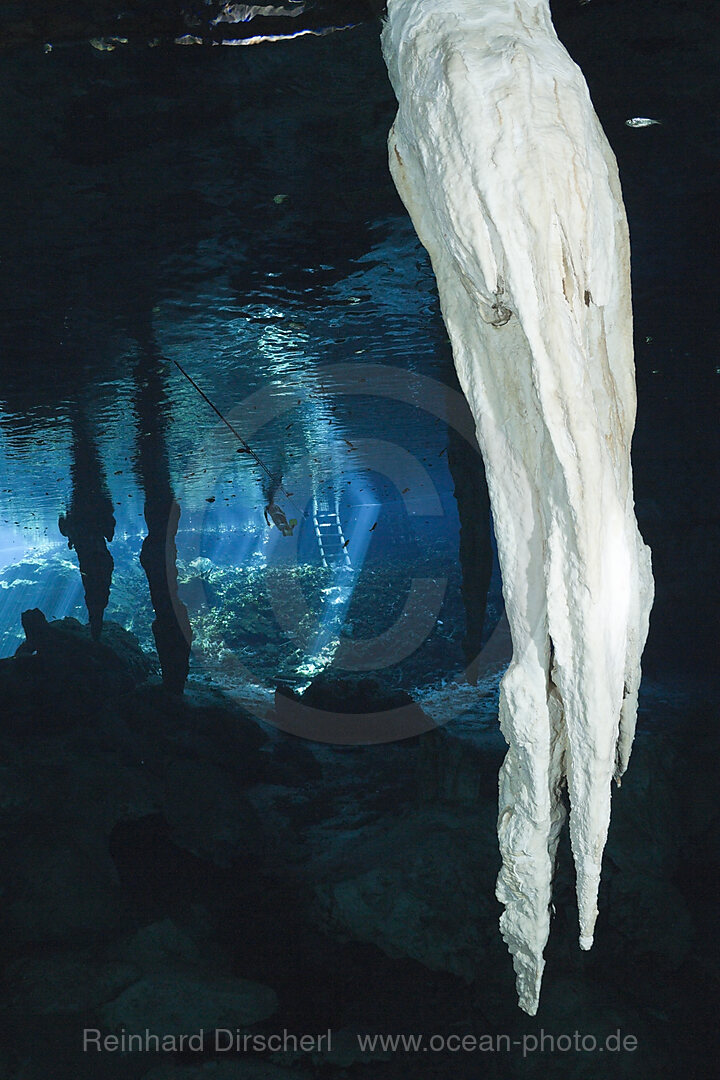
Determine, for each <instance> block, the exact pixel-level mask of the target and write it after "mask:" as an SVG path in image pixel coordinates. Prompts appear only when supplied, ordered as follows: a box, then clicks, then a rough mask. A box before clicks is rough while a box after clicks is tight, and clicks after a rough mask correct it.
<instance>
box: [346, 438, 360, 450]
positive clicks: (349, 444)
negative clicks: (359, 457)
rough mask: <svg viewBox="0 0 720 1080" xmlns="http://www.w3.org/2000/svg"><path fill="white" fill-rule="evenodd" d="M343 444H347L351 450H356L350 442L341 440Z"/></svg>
mask: <svg viewBox="0 0 720 1080" xmlns="http://www.w3.org/2000/svg"><path fill="white" fill-rule="evenodd" d="M343 442H344V443H347V445H348V446H349V447H350V449H351V450H357V447H356V446H353V444H352V443H351V442H350V440H349V439H343Z"/></svg>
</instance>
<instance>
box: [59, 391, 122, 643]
mask: <svg viewBox="0 0 720 1080" xmlns="http://www.w3.org/2000/svg"><path fill="white" fill-rule="evenodd" d="M72 433H73V441H72V464H71V466H70V475H71V478H72V496H71V499H70V507H69V509H68V511H67V513H66V514H61V515H60V518H59V520H58V528H59V530H60V532H61V533H62V535H63V536H65V537H67V542H68V547H69V548H74V549H75V553H76V555H77V559H78V564H79V566H80V576H81V578H82V583H83V589H84V590H85V604H86V606H87V611H88V619H89V622H90V633H91V634H92V636H93V638H94V639H95V640H96V641H97V640H98V638H99V637H100V634H101V631H102V624H103V614H104V612H105V608H106V607H107V604H108V599H109V597H110V585H111V582H112V572H113V565H114V564H113V557H112V555H111V554H110V552H109V551H108V549H107V542H108V541H110V540H112V538H113V536H114V534H115V516H114V514H113V504H112V499H111V498H110V492H109V491H108V486H107V480H106V477H105V470H104V468H103V464H102V461H101V460H100V455H99V453H98V448H97V444H96V442H95V439H94V438H93V436H92V435H91V434H90V431H89V430H88V427H87V423H86V420H85V417H84V416H83V415H82V413H81V412H80V410H76V411H75V412H74V413H73V417H72Z"/></svg>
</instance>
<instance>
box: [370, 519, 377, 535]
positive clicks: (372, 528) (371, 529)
mask: <svg viewBox="0 0 720 1080" xmlns="http://www.w3.org/2000/svg"><path fill="white" fill-rule="evenodd" d="M374 529H377V521H376V522H375V524H374V525H371V526H370V532H372V531H373V530H374Z"/></svg>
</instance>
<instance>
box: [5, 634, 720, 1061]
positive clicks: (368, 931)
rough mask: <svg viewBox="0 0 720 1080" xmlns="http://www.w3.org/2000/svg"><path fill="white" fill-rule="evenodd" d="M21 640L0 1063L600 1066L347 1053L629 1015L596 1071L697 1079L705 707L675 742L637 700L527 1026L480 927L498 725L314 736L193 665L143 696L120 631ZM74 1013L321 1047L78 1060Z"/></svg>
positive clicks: (560, 887)
mask: <svg viewBox="0 0 720 1080" xmlns="http://www.w3.org/2000/svg"><path fill="white" fill-rule="evenodd" d="M38 640H39V644H38V648H37V651H35V652H33V653H30V652H29V651H26V652H25V653H24V654H23V653H22V652H21V653H20V654H18V655H16V656H14V657H12V658H10V659H6V660H2V661H0V699H1V700H2V701H3V703H4V708H3V719H2V729H1V731H0V740H1V744H2V765H1V768H2V784H1V785H0V814H1V815H2V831H3V841H4V842H3V845H2V849H1V850H2V856H1V858H2V863H3V865H2V878H1V880H2V889H3V904H2V909H1V914H0V924H1V926H0V928H1V933H0V941H1V942H2V950H3V953H4V957H3V967H4V977H3V986H2V1003H1V1009H2V1018H3V1019H2V1023H3V1028H4V1032H3V1038H2V1046H3V1050H2V1051H1V1052H0V1053H1V1054H2V1056H1V1057H0V1075H1V1076H2V1077H3V1078H7V1080H40V1078H42V1080H48V1078H52V1080H65V1078H67V1080H83V1078H85V1077H88V1078H89V1077H93V1078H103V1080H104V1078H108V1080H110V1078H115V1077H117V1078H118V1080H136V1078H137V1080H292V1078H298V1080H300V1078H303V1077H307V1078H310V1077H322V1078H324V1077H328V1078H329V1080H332V1078H334V1077H344V1076H347V1077H352V1078H355V1077H357V1078H358V1080H363V1078H365V1077H368V1078H369V1077H373V1078H378V1080H385V1078H388V1080H390V1078H395V1077H401V1076H402V1077H406V1076H408V1075H412V1076H420V1077H450V1076H453V1077H468V1078H470V1077H477V1076H480V1075H482V1076H484V1077H485V1076H486V1077H491V1078H494V1077H498V1078H503V1077H515V1076H523V1077H524V1076H528V1077H536V1076H537V1077H545V1076H547V1075H548V1069H549V1068H550V1067H551V1068H552V1074H553V1075H561V1076H568V1077H579V1078H580V1077H593V1078H594V1077H598V1078H599V1077H604V1076H607V1075H608V1071H607V1064H608V1063H604V1062H603V1060H602V1059H598V1057H597V1055H592V1054H587V1053H565V1054H556V1055H554V1056H553V1058H552V1059H549V1057H548V1055H547V1054H539V1053H538V1054H536V1055H534V1056H530V1057H528V1058H526V1059H525V1060H523V1059H522V1058H521V1055H520V1051H519V1050H517V1051H514V1052H511V1053H507V1052H504V1053H495V1054H490V1053H482V1054H477V1053H476V1054H471V1053H461V1054H458V1053H454V1054H453V1053H447V1054H443V1053H439V1052H438V1053H436V1052H429V1053H428V1052H426V1053H417V1054H414V1055H413V1054H408V1053H398V1054H396V1055H394V1056H393V1055H383V1054H381V1053H377V1054H376V1055H372V1054H366V1055H363V1054H362V1053H360V1051H359V1049H358V1047H357V1043H356V1039H355V1032H357V1031H360V1032H404V1033H424V1034H426V1035H430V1034H445V1035H447V1034H451V1033H452V1034H461V1035H463V1034H467V1033H473V1034H476V1035H480V1034H484V1033H493V1034H497V1033H508V1034H510V1035H511V1036H512V1038H513V1039H516V1038H519V1037H522V1035H523V1034H524V1033H526V1032H539V1031H540V1029H541V1028H542V1029H544V1030H545V1031H546V1032H554V1033H555V1034H560V1033H566V1032H569V1033H570V1034H572V1033H573V1032H574V1031H575V1030H578V1031H580V1032H581V1033H584V1034H588V1033H594V1034H595V1035H596V1036H597V1037H598V1038H599V1039H604V1038H605V1036H607V1035H608V1034H609V1033H611V1032H614V1031H616V1030H617V1029H618V1028H619V1029H621V1030H622V1032H623V1033H630V1034H632V1035H634V1036H635V1037H636V1038H637V1040H638V1049H637V1050H636V1051H635V1052H634V1053H621V1054H617V1055H615V1056H614V1058H613V1063H612V1075H613V1076H617V1077H625V1076H628V1077H630V1076H632V1077H648V1078H649V1077H653V1078H657V1077H662V1076H670V1075H674V1074H675V1073H676V1071H677V1069H678V1068H679V1067H682V1068H684V1069H685V1071H686V1075H688V1076H689V1075H692V1076H697V1077H705V1076H707V1077H709V1076H710V1075H711V1074H712V1071H713V1070H712V1069H711V1068H710V1061H709V1058H708V1056H707V1055H708V1054H709V1048H710V1041H711V1036H712V1033H713V1031H714V1027H715V1022H716V1017H715V1013H714V1008H713V997H714V996H716V994H714V993H713V990H714V989H715V991H716V988H717V970H718V965H717V956H716V955H714V952H716V945H715V942H714V940H713V935H712V933H711V929H712V922H713V919H714V918H715V905H716V891H715V889H714V887H713V880H712V876H713V873H714V871H716V870H717V865H718V854H717V850H716V849H715V848H714V847H713V843H714V839H713V838H714V836H715V835H717V825H718V810H717V805H716V803H715V801H714V799H713V795H712V790H713V774H714V770H715V768H716V765H715V762H716V760H717V753H718V736H717V734H714V733H713V725H712V724H711V723H710V716H709V711H708V710H707V709H705V708H702V707H697V708H696V709H694V710H693V711H691V712H689V713H688V712H686V713H685V714H684V715H683V716H682V724H683V729H684V734H683V736H682V738H681V737H680V735H679V734H678V732H677V727H676V725H675V724H674V723H669V722H668V723H664V724H659V723H656V724H652V723H651V722H648V721H649V720H650V721H651V720H652V718H648V716H647V710H648V708H651V707H649V706H648V705H647V704H646V706H645V713H644V715H643V716H641V721H642V722H643V727H644V728H645V733H644V734H641V735H640V736H639V737H638V740H637V742H636V747H635V751H634V754H633V759H632V762H631V767H630V770H629V773H628V775H627V777H626V779H625V781H624V782H623V786H622V788H621V789H620V790H619V791H617V792H616V793H615V795H614V799H613V802H614V806H613V821H612V825H611V832H610V840H609V843H608V847H607V853H606V857H605V863H604V878H603V884H602V892H601V916H600V919H599V923H598V934H597V938H596V945H595V948H594V949H593V951H592V952H591V953H589V954H583V953H581V952H580V951H579V950H578V948H577V939H576V930H575V911H574V902H573V893H572V877H571V869H570V855H569V850H563V853H562V858H561V862H560V867H559V870H558V876H557V882H556V893H555V907H556V917H555V919H554V922H553V928H552V934H551V941H550V945H549V947H548V951H547V957H548V963H547V968H546V973H545V982H544V988H543V994H542V999H541V1006H540V1011H539V1013H538V1016H537V1017H536V1018H534V1019H530V1018H528V1017H526V1016H525V1015H524V1014H523V1013H521V1012H520V1011H519V1010H518V1009H517V1007H516V1005H515V995H514V986H513V979H512V971H511V963H510V959H509V957H508V955H507V953H506V951H505V947H504V945H503V942H502V940H501V938H500V935H499V932H498V929H497V917H498V914H499V905H498V904H497V902H496V901H495V899H494V880H495V876H496V873H497V870H498V853H497V840H496V834H495V816H496V785H497V770H498V767H499V765H500V762H501V760H502V755H503V743H502V739H501V737H500V735H499V734H498V733H497V732H493V731H488V730H483V731H481V732H479V733H478V735H477V737H476V738H472V737H471V735H469V734H468V727H467V725H466V726H464V727H463V726H462V725H453V724H450V725H448V726H446V727H445V728H442V729H439V730H436V731H433V732H432V733H430V734H428V735H424V736H420V737H417V738H415V739H411V740H408V741H407V742H402V743H394V744H392V743H391V744H386V745H381V746H375V747H357V746H353V747H330V746H325V745H318V744H313V743H310V742H306V741H303V740H301V739H298V738H295V737H293V736H289V735H284V734H283V733H281V732H280V731H278V730H277V729H276V728H275V727H273V726H272V725H271V724H263V723H261V722H259V721H256V720H254V719H252V718H251V717H250V716H248V715H247V714H246V713H245V712H244V711H243V710H242V709H241V708H239V707H238V705H237V704H235V703H233V702H232V701H231V700H230V699H229V698H227V697H225V696H223V695H222V694H221V693H220V692H218V691H216V690H213V689H211V688H208V687H207V686H200V685H196V684H193V683H192V682H191V683H190V684H189V686H188V690H187V692H186V694H185V696H184V697H183V698H182V699H181V698H179V697H173V696H171V695H168V694H166V693H165V692H164V691H163V690H162V688H161V686H160V685H159V681H158V679H157V677H156V676H155V674H154V672H153V668H152V663H151V661H150V660H149V658H148V657H147V655H146V654H145V653H143V652H142V650H141V649H140V648H139V646H138V645H137V642H136V640H135V639H134V638H133V636H132V635H131V634H129V633H128V632H127V631H125V630H123V629H122V628H121V627H120V626H118V625H116V624H113V623H110V624H109V625H107V626H106V628H105V631H104V634H103V639H102V641H101V642H100V643H95V642H93V641H91V639H90V637H89V635H88V633H87V631H86V629H85V628H84V627H82V626H81V625H80V624H79V623H78V622H76V621H75V620H74V619H65V620H63V621H62V622H56V623H51V624H47V625H46V628H45V630H44V632H43V633H42V634H41V635H40V638H39V639H38ZM678 719H679V714H678ZM714 730H715V731H717V728H716V727H715V729H714ZM715 936H716V935H715ZM86 1027H92V1028H100V1029H101V1030H102V1031H103V1032H113V1031H120V1030H122V1029H124V1030H126V1031H128V1032H132V1031H144V1029H145V1028H149V1029H150V1030H151V1031H156V1032H162V1033H173V1032H193V1031H197V1030H198V1029H199V1028H201V1027H203V1028H204V1029H205V1030H206V1031H210V1030H212V1029H215V1028H218V1027H229V1028H231V1029H233V1030H234V1029H236V1028H237V1029H241V1030H247V1031H251V1032H258V1033H263V1032H265V1033H274V1032H282V1031H283V1029H287V1030H288V1031H290V1032H294V1033H297V1034H301V1033H313V1032H325V1031H326V1030H327V1029H329V1028H330V1029H332V1031H333V1049H332V1052H331V1053H320V1054H313V1053H304V1054H303V1053H297V1054H294V1053H292V1052H286V1053H274V1054H273V1053H247V1054H244V1055H243V1054H240V1055H238V1054H229V1053H224V1054H222V1053H220V1054H214V1053H213V1052H212V1050H211V1049H208V1050H206V1052H205V1054H204V1055H193V1054H183V1053H165V1054H163V1053H159V1054H154V1053H131V1054H120V1053H110V1052H108V1053H103V1054H102V1055H99V1054H98V1053H97V1052H95V1053H91V1052H88V1053H83V1052H82V1050H81V1040H82V1030H83V1028H86ZM603 1065H604V1067H602V1066H603Z"/></svg>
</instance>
